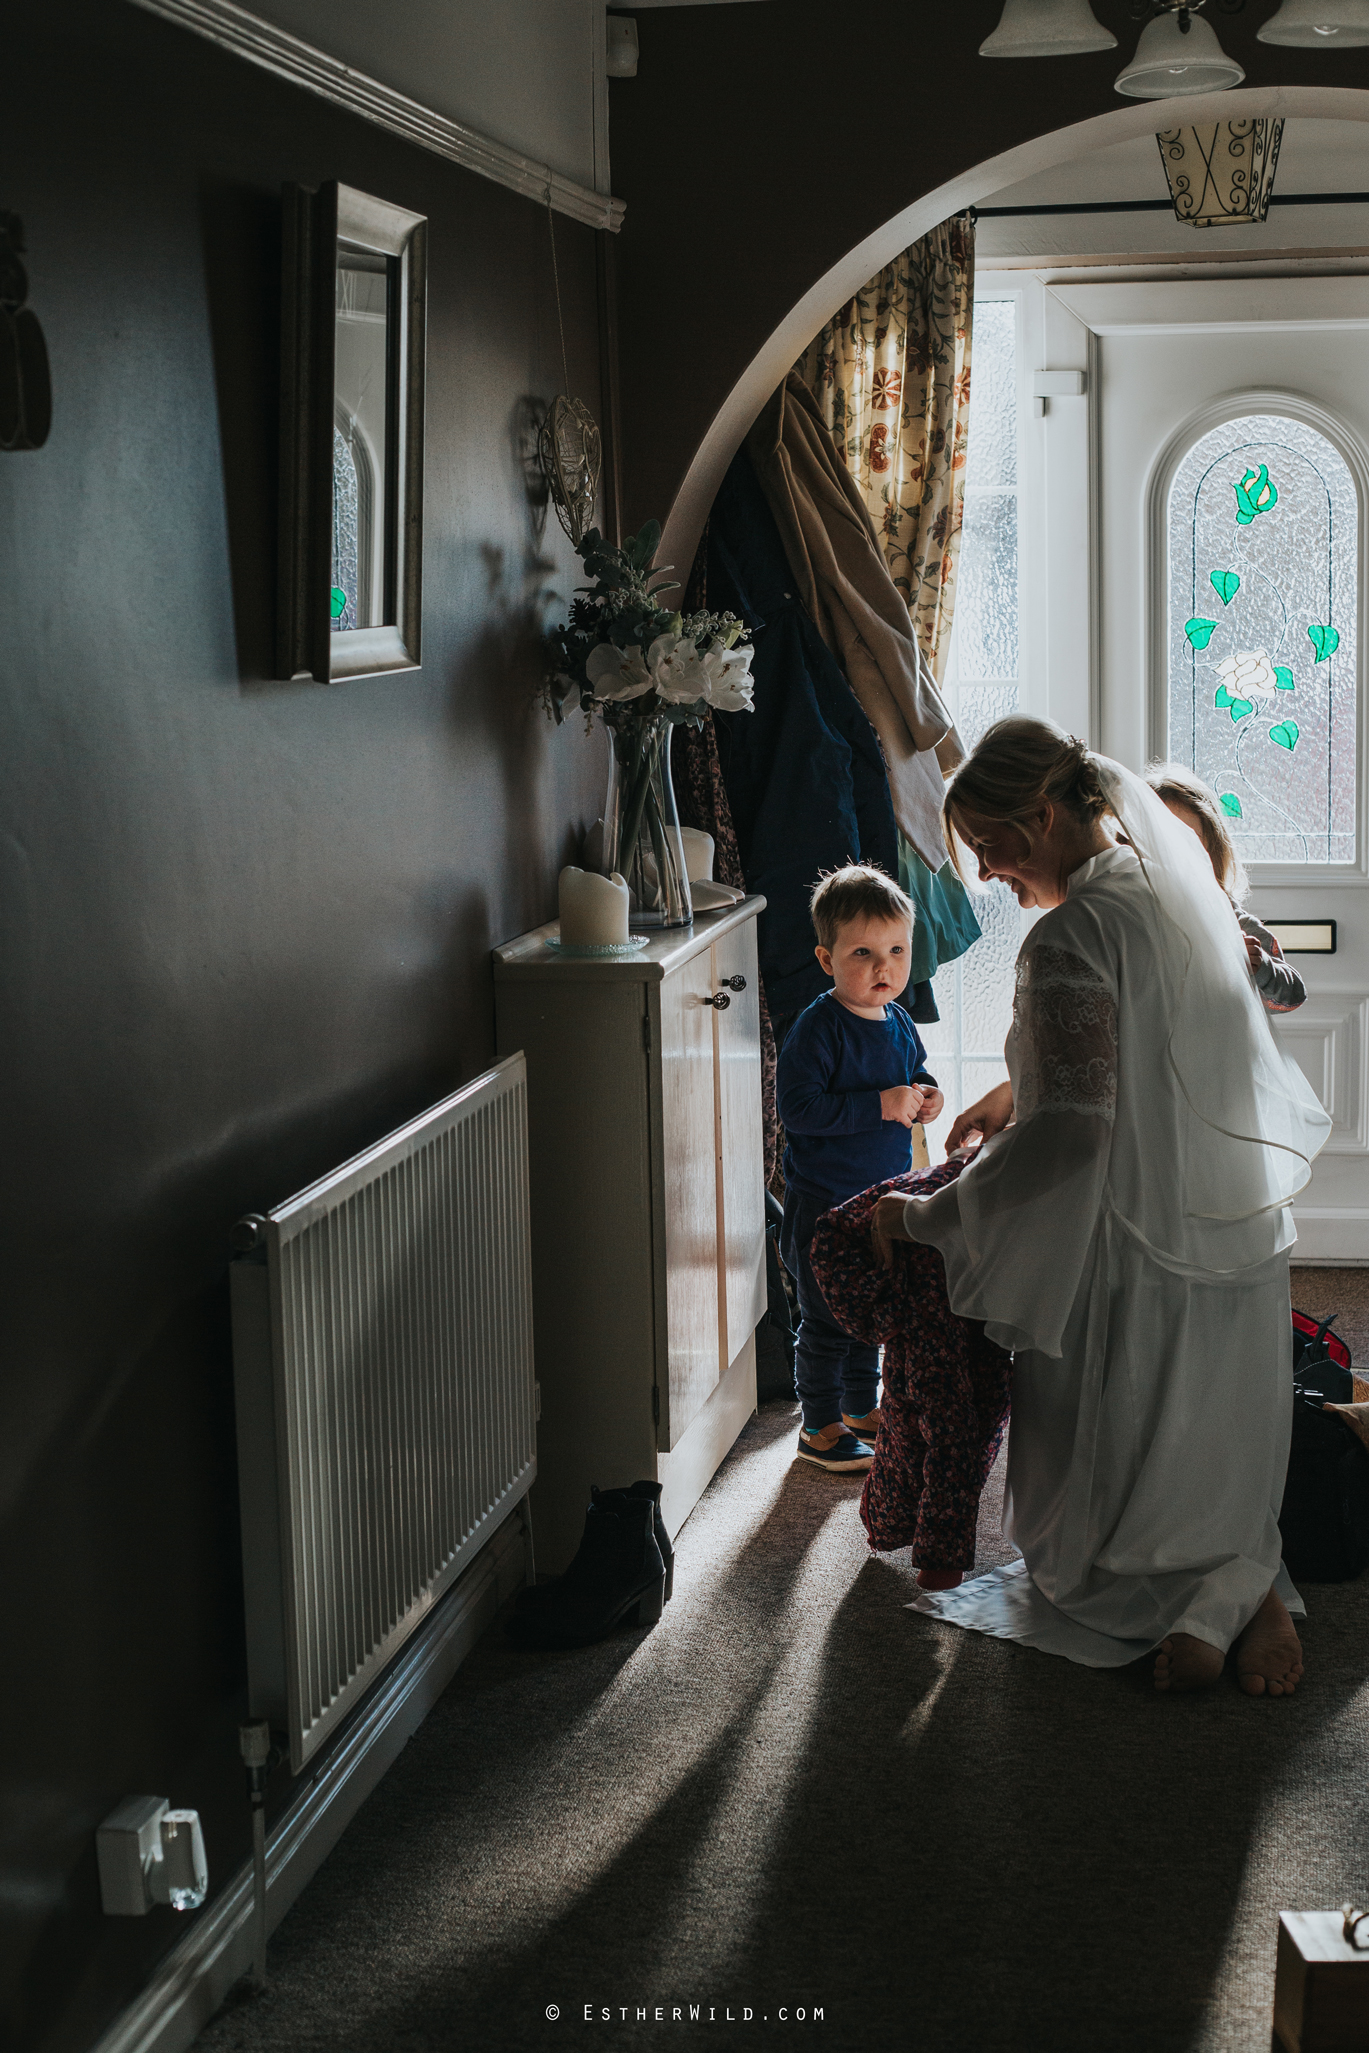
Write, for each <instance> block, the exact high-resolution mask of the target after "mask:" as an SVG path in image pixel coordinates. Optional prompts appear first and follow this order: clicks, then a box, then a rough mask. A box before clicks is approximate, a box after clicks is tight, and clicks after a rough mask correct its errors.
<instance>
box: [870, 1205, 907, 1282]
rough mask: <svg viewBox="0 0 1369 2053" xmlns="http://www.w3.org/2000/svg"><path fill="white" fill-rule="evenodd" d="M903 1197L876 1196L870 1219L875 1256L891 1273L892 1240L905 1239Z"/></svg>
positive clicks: (892, 1257)
mask: <svg viewBox="0 0 1369 2053" xmlns="http://www.w3.org/2000/svg"><path fill="white" fill-rule="evenodd" d="M903 1202H904V1201H903V1199H902V1198H901V1197H899V1196H897V1194H895V1195H892V1196H889V1197H882V1198H876V1200H875V1209H874V1212H873V1214H872V1215H871V1219H870V1238H871V1240H873V1242H874V1244H875V1257H876V1259H877V1261H878V1262H879V1264H880V1267H881V1268H883V1269H888V1270H889V1272H890V1273H891V1274H892V1273H893V1267H894V1242H895V1241H896V1240H907V1238H908V1235H907V1233H906V1232H905V1230H904V1225H903Z"/></svg>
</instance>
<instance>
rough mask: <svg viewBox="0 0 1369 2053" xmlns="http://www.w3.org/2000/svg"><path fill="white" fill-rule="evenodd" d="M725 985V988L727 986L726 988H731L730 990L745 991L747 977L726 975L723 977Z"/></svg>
mask: <svg viewBox="0 0 1369 2053" xmlns="http://www.w3.org/2000/svg"><path fill="white" fill-rule="evenodd" d="M723 986H724V988H725V989H726V990H729V991H744V990H745V989H746V978H745V977H724V978H723Z"/></svg>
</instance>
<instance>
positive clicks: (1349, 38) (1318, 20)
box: [1255, 0, 1369, 50]
mask: <svg viewBox="0 0 1369 2053" xmlns="http://www.w3.org/2000/svg"><path fill="white" fill-rule="evenodd" d="M1255 33H1256V36H1257V38H1258V40H1259V41H1260V42H1261V43H1283V44H1286V45H1288V46H1289V47H1291V48H1292V49H1295V50H1323V49H1325V48H1327V46H1328V45H1329V44H1331V43H1339V44H1340V45H1341V46H1342V47H1343V48H1345V49H1349V48H1351V47H1352V46H1353V45H1355V44H1359V43H1369V0H1283V5H1282V7H1280V9H1279V10H1278V12H1277V14H1274V15H1272V16H1271V17H1270V19H1269V20H1268V21H1267V22H1265V23H1264V24H1263V26H1262V27H1261V28H1259V29H1257V30H1256V32H1255Z"/></svg>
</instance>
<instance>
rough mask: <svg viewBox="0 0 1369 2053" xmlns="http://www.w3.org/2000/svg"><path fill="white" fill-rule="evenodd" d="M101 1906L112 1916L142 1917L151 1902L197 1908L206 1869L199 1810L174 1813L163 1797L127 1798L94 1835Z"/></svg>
mask: <svg viewBox="0 0 1369 2053" xmlns="http://www.w3.org/2000/svg"><path fill="white" fill-rule="evenodd" d="M95 1851H96V1856H97V1858H98V1861H99V1865H100V1902H101V1904H102V1905H103V1906H104V1909H105V1911H106V1913H107V1914H108V1915H109V1916H110V1917H116V1918H117V1917H123V1918H140V1917H145V1916H146V1915H147V1913H148V1911H150V1910H151V1909H152V1907H153V1905H154V1904H159V1903H164V1904H167V1905H169V1906H170V1908H171V1909H172V1910H198V1909H199V1907H200V1905H201V1904H202V1903H203V1902H204V1899H205V1897H206V1896H207V1895H208V1893H209V1867H208V1863H207V1862H206V1860H205V1853H204V1833H203V1831H202V1830H201V1828H200V1814H199V1812H198V1811H173V1810H172V1808H171V1806H170V1804H169V1803H168V1802H167V1800H166V1798H165V1797H164V1796H128V1797H125V1798H124V1800H123V1802H122V1803H121V1804H120V1805H118V1807H117V1808H116V1809H115V1810H112V1811H111V1812H110V1814H109V1816H108V1817H107V1818H106V1819H105V1821H104V1823H103V1825H101V1827H100V1829H99V1831H98V1832H97V1833H96V1835H95Z"/></svg>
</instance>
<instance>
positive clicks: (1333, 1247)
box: [1292, 1205, 1369, 1269]
mask: <svg viewBox="0 0 1369 2053" xmlns="http://www.w3.org/2000/svg"><path fill="white" fill-rule="evenodd" d="M1293 1224H1294V1225H1295V1226H1296V1227H1297V1229H1298V1238H1297V1240H1296V1242H1295V1243H1294V1247H1293V1254H1292V1260H1293V1262H1294V1263H1295V1264H1296V1265H1297V1266H1298V1267H1300V1268H1304V1269H1322V1268H1337V1267H1340V1266H1342V1265H1346V1266H1350V1267H1358V1266H1359V1265H1360V1264H1361V1263H1369V1210H1362V1209H1360V1208H1358V1207H1356V1208H1354V1209H1352V1208H1350V1207H1349V1206H1332V1205H1326V1206H1321V1207H1318V1206H1315V1205H1309V1206H1307V1207H1306V1208H1305V1209H1304V1208H1303V1207H1302V1206H1301V1205H1295V1206H1294V1207H1293Z"/></svg>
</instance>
